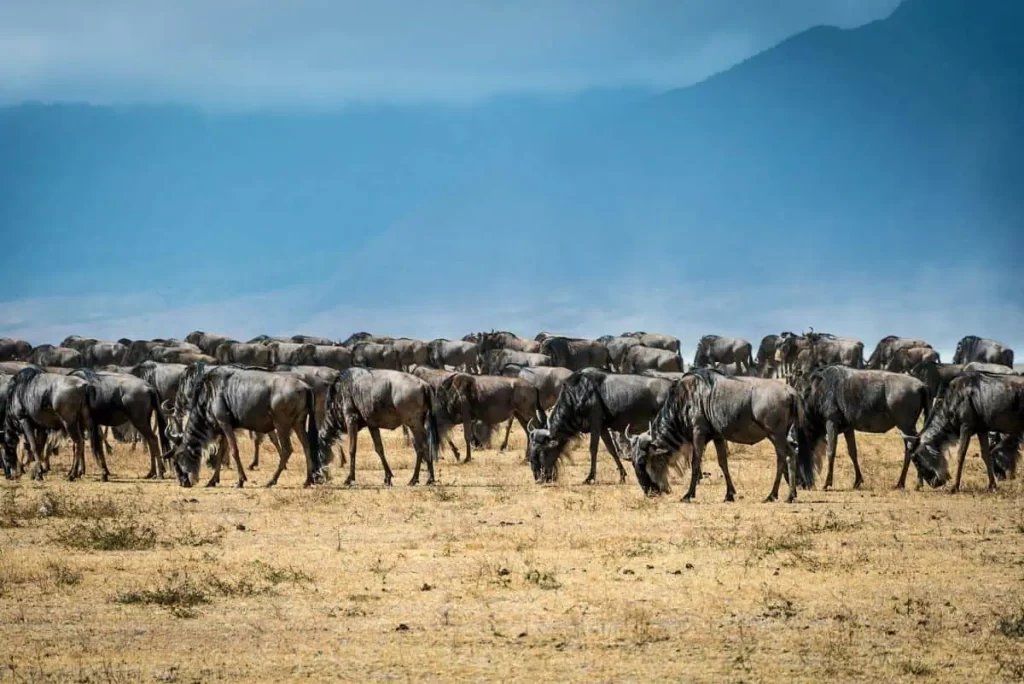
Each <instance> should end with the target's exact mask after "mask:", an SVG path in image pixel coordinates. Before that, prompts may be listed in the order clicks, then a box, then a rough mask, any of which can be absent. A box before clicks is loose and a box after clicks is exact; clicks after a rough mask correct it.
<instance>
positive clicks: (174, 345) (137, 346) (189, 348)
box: [119, 340, 216, 366]
mask: <svg viewBox="0 0 1024 684" xmlns="http://www.w3.org/2000/svg"><path fill="white" fill-rule="evenodd" d="M207 358H208V359H209V360H210V361H213V362H215V361H216V360H215V359H214V358H213V357H210V356H208V355H206V354H203V351H202V349H200V348H199V347H198V346H196V345H195V344H192V343H191V342H177V341H175V340H135V341H134V342H132V343H131V344H130V345H128V351H127V352H125V354H124V356H123V357H122V358H121V360H120V361H119V364H120V365H122V366H134V365H135V364H138V363H142V362H143V361H160V362H162V363H192V362H195V360H196V359H207Z"/></svg>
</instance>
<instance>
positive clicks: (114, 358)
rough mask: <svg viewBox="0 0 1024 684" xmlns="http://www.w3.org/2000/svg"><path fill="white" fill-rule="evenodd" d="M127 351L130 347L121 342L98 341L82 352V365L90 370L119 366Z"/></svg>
mask: <svg viewBox="0 0 1024 684" xmlns="http://www.w3.org/2000/svg"><path fill="white" fill-rule="evenodd" d="M127 351H128V347H126V346H124V345H123V344H121V343H120V342H107V341H104V340H96V341H93V343H92V344H90V345H87V346H86V347H85V349H83V350H82V365H83V366H86V367H88V368H99V367H100V366H113V365H117V364H120V363H121V359H123V358H124V355H125V353H126V352H127Z"/></svg>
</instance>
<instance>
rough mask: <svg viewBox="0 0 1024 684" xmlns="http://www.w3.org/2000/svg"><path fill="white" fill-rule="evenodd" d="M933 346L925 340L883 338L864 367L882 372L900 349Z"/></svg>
mask: <svg viewBox="0 0 1024 684" xmlns="http://www.w3.org/2000/svg"><path fill="white" fill-rule="evenodd" d="M930 346H931V345H930V344H928V343H927V342H925V341H924V340H918V339H915V338H913V337H897V336H896V335H888V336H886V337H883V338H882V339H880V340H879V341H878V344H877V345H875V351H873V352H871V356H869V357H868V360H867V362H866V363H865V364H864V367H865V368H866V369H868V370H882V369H884V368H885V367H886V366H888V365H889V361H891V360H892V355H893V354H895V353H896V352H897V351H898V350H900V349H909V348H910V347H930Z"/></svg>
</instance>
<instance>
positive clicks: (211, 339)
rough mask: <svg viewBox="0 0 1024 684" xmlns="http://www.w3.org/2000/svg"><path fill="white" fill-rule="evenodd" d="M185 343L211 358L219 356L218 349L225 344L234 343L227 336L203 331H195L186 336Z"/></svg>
mask: <svg viewBox="0 0 1024 684" xmlns="http://www.w3.org/2000/svg"><path fill="white" fill-rule="evenodd" d="M185 341H186V342H188V343H190V344H194V345H196V346H197V347H199V349H201V350H202V352H203V353H204V354H207V355H209V356H215V355H216V354H217V347H219V346H220V345H222V344H224V343H225V342H234V340H232V339H231V338H230V337H228V336H227V335H218V334H217V333H208V332H203V331H202V330H193V331H192V332H190V333H189V334H188V335H186V336H185Z"/></svg>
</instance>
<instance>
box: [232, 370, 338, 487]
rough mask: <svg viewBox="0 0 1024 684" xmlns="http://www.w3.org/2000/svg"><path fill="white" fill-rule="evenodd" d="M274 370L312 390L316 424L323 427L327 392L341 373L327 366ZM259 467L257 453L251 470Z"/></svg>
mask: <svg viewBox="0 0 1024 684" xmlns="http://www.w3.org/2000/svg"><path fill="white" fill-rule="evenodd" d="M273 370H274V372H275V373H291V374H292V375H294V376H295V377H297V378H298V379H299V380H302V381H303V382H304V383H306V384H307V385H309V386H310V387H311V388H312V390H313V397H314V398H315V399H316V423H317V425H323V424H324V412H325V410H326V409H325V407H326V404H327V390H328V389H329V388H330V386H331V383H332V382H334V380H335V378H337V377H338V372H339V371H336V370H335V369H333V368H329V367H325V366H289V365H284V364H279V365H277V366H274V369H273ZM344 462H345V461H344V459H342V464H344ZM257 467H259V458H258V452H255V453H254V454H253V461H252V463H251V464H250V465H249V469H250V470H254V469H256V468H257Z"/></svg>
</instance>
